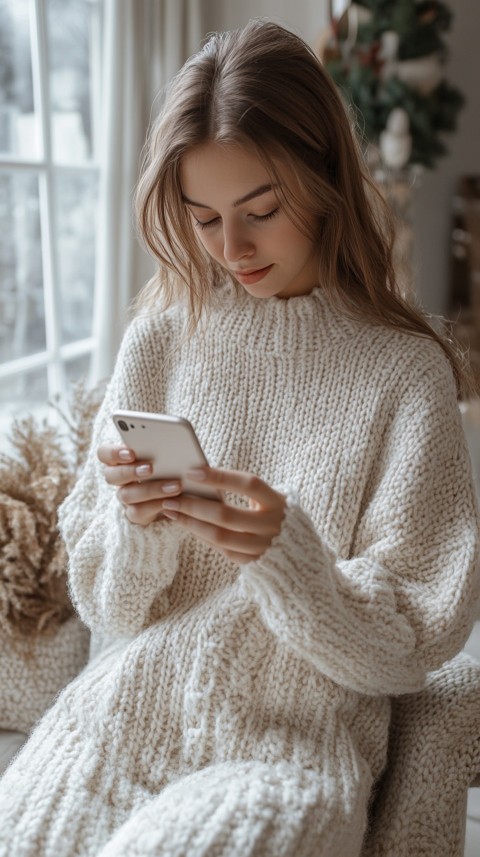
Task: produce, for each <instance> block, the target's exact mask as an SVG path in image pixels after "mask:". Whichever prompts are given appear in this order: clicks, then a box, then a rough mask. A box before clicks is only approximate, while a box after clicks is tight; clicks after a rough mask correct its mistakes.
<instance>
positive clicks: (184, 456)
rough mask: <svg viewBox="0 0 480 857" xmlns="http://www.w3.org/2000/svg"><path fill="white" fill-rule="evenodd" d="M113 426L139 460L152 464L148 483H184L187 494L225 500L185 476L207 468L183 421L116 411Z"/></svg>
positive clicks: (200, 450) (187, 425) (179, 418)
mask: <svg viewBox="0 0 480 857" xmlns="http://www.w3.org/2000/svg"><path fill="white" fill-rule="evenodd" d="M113 422H114V423H115V426H116V428H117V431H118V433H119V435H120V437H121V438H122V440H123V442H124V443H125V445H126V446H128V448H129V449H133V451H134V453H135V455H136V457H137V459H139V460H145V461H150V462H151V463H152V467H153V472H152V475H151V476H150V477H149V479H181V481H182V487H183V492H184V493H185V494H197V495H199V496H201V497H209V498H211V499H215V500H219V499H222V497H221V493H220V492H219V491H216V490H215V489H213V488H207V486H204V485H201V484H200V483H199V482H190V481H189V480H188V479H187V478H186V476H185V474H186V472H187V470H190V468H193V467H202V466H203V465H205V464H208V461H207V459H206V456H205V453H204V452H203V450H202V447H201V446H200V442H199V440H198V438H197V436H196V434H195V431H194V429H193V426H192V424H191V423H190V422H189V421H188V420H186V419H184V418H183V417H172V416H169V415H167V414H151V413H144V412H142V411H115V412H114V413H113Z"/></svg>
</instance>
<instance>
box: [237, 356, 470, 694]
mask: <svg viewBox="0 0 480 857" xmlns="http://www.w3.org/2000/svg"><path fill="white" fill-rule="evenodd" d="M398 396H399V400H398V401H397V404H396V407H395V409H394V414H393V417H392V418H391V420H390V423H389V426H388V428H387V429H386V430H385V432H384V433H383V438H382V441H381V444H380V446H379V449H378V456H377V457H376V462H375V465H374V468H373V471H372V473H371V475H370V479H369V482H368V487H367V489H366V492H365V497H364V499H363V503H362V510H361V514H360V515H359V519H358V521H356V525H355V528H354V539H353V544H352V546H351V552H350V556H349V557H348V558H339V557H338V556H336V555H335V552H334V550H332V548H331V546H329V545H328V544H327V543H326V541H325V539H324V538H322V536H321V535H320V533H319V532H318V528H316V527H315V526H314V524H313V522H312V520H311V519H310V517H309V516H308V515H307V514H306V512H305V511H304V510H303V509H302V507H301V505H300V503H299V502H298V501H297V499H296V498H295V497H294V496H293V495H292V494H290V495H288V492H287V496H288V505H287V512H286V515H285V519H284V522H283V525H282V531H281V533H280V534H279V536H277V537H276V539H275V540H274V542H273V543H272V545H271V546H270V548H269V549H268V550H267V551H266V552H265V554H264V555H263V556H262V557H261V558H260V559H259V560H257V561H255V562H252V563H249V564H248V565H245V566H244V567H243V570H242V576H243V585H244V586H245V587H246V589H247V591H248V592H249V593H250V594H253V596H254V598H255V599H256V600H257V602H258V603H259V605H260V609H261V613H262V616H263V619H264V622H265V623H266V625H267V626H268V627H269V628H270V630H271V631H272V632H273V633H274V634H276V635H277V637H278V638H280V639H281V640H283V641H284V642H285V643H286V644H288V645H289V646H290V647H291V648H293V649H294V650H295V651H296V652H297V653H298V654H299V655H300V656H301V657H303V658H305V659H307V660H309V661H310V662H312V663H313V664H314V666H315V667H317V668H318V670H319V671H321V672H322V673H324V674H325V675H327V676H328V677H330V678H331V679H333V680H334V681H336V682H338V683H339V684H341V685H344V686H346V687H348V688H350V689H352V690H356V691H358V692H360V693H365V694H382V695H383V694H385V695H395V694H401V693H409V692H415V691H417V690H419V689H420V688H421V687H422V686H423V684H424V682H425V677H426V673H427V672H428V671H431V670H435V669H437V668H438V667H439V666H440V665H441V664H442V663H444V662H445V661H447V660H448V659H450V658H452V657H453V656H454V655H455V654H456V653H457V652H458V651H459V650H460V649H461V648H462V646H463V645H464V643H465V641H466V639H467V638H468V635H469V633H470V631H471V627H472V624H473V620H474V610H475V605H476V601H477V599H478V591H479V574H478V562H477V561H478V552H479V519H478V509H477V501H476V497H475V492H474V488H473V482H472V476H471V465H470V459H469V454H468V449H467V447H466V443H465V438H464V434H463V429H462V425H461V419H460V413H459V408H458V405H457V401H456V396H455V389H454V384H453V378H452V374H451V371H450V367H449V366H448V364H447V363H446V361H445V362H443V360H440V363H439V362H438V360H437V363H436V364H435V366H432V367H430V369H428V367H427V368H425V367H422V371H421V372H417V377H416V378H411V379H410V380H409V383H408V386H407V387H406V389H405V390H404V391H403V393H399V394H398Z"/></svg>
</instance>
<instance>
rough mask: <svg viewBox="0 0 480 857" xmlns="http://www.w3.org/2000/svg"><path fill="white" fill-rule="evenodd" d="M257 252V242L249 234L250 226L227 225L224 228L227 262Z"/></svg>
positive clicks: (224, 248) (224, 252)
mask: <svg viewBox="0 0 480 857" xmlns="http://www.w3.org/2000/svg"><path fill="white" fill-rule="evenodd" d="M254 253H255V244H254V243H253V241H252V240H251V237H250V236H249V235H248V227H243V228H242V226H238V225H235V226H226V225H224V228H223V256H224V259H225V261H226V262H227V264H231V263H232V262H238V260H239V259H244V258H249V257H250V256H253V255H254Z"/></svg>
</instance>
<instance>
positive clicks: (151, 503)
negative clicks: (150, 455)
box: [97, 444, 182, 527]
mask: <svg viewBox="0 0 480 857" xmlns="http://www.w3.org/2000/svg"><path fill="white" fill-rule="evenodd" d="M97 457H98V459H99V460H100V461H101V462H102V464H103V465H104V474H105V479H106V481H107V482H108V484H109V485H114V486H116V488H117V496H118V499H119V501H120V503H122V505H123V506H124V507H125V512H126V515H127V518H128V519H129V521H131V522H132V524H139V526H141V527H146V526H148V524H151V523H152V522H153V521H158V520H160V519H161V518H163V519H165V515H164V514H163V510H162V501H163V500H165V498H166V497H175V495H177V494H181V492H182V483H181V481H180V480H179V479H169V480H160V479H151V478H150V477H151V474H152V465H151V462H149V461H137V460H136V458H135V453H134V452H133V450H131V449H128V447H126V446H114V445H113V444H103V445H102V446H100V447H99V448H98V450H97Z"/></svg>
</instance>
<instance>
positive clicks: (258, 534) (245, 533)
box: [162, 467, 287, 565]
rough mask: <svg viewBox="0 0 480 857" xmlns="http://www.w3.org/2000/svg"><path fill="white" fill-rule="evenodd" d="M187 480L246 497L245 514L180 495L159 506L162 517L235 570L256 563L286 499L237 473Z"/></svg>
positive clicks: (203, 472) (201, 473)
mask: <svg viewBox="0 0 480 857" xmlns="http://www.w3.org/2000/svg"><path fill="white" fill-rule="evenodd" d="M187 476H188V479H189V480H190V481H192V482H193V481H194V482H198V483H199V484H202V485H208V486H209V487H212V488H217V489H218V490H219V491H230V492H232V493H234V494H241V495H244V496H245V497H248V498H249V500H250V508H249V509H245V508H238V507H236V506H230V505H228V504H227V503H225V502H224V501H222V500H221V499H219V500H209V499H204V498H203V497H197V496H193V495H192V494H180V495H179V496H178V497H175V498H172V499H171V500H170V499H168V500H164V501H163V503H162V511H163V513H164V515H166V516H167V517H168V518H171V519H173V520H175V521H176V523H177V524H179V525H180V526H181V527H185V529H187V530H189V531H190V532H191V533H193V534H194V535H195V536H197V538H199V539H200V540H201V541H203V542H205V543H206V544H208V545H211V546H212V547H214V548H216V549H217V550H218V551H219V552H220V553H221V554H223V555H224V556H226V557H227V558H228V559H231V560H234V561H235V562H238V563H239V564H240V565H244V564H246V563H248V562H252V561H253V560H256V559H259V558H260V557H261V556H262V554H264V553H265V551H266V550H267V548H268V547H269V546H270V545H271V543H272V540H273V539H274V538H275V536H277V535H278V534H279V532H280V529H281V526H282V521H283V518H284V516H285V509H286V505H287V500H286V497H284V495H283V494H280V493H279V492H278V491H274V490H273V488H270V486H269V485H267V483H266V482H264V481H263V480H262V479H260V478H259V477H258V476H254V475H252V474H251V473H243V472H241V471H239V470H218V469H215V468H213V467H202V468H200V469H198V470H191V471H189V472H188V473H187Z"/></svg>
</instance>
